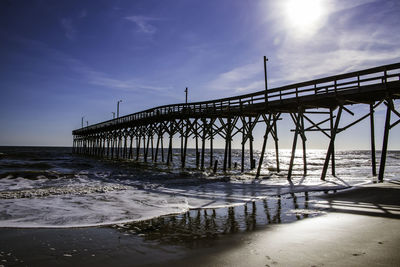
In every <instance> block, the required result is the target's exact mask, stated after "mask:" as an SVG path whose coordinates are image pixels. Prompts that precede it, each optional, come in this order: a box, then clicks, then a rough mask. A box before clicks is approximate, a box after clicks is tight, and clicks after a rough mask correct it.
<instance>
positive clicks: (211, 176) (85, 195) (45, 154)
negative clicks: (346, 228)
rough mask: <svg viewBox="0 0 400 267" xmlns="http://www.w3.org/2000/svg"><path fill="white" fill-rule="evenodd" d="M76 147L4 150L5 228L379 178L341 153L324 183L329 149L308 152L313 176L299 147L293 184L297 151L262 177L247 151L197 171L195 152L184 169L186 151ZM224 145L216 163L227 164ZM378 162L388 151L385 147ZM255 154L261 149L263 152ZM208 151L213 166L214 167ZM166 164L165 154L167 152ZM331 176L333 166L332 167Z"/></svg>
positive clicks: (124, 216) (172, 209)
mask: <svg viewBox="0 0 400 267" xmlns="http://www.w3.org/2000/svg"><path fill="white" fill-rule="evenodd" d="M71 151H72V150H71V148H55V147H54V148H53V147H0V227H29V228H35V227H83V226H97V225H109V224H119V223H125V222H134V221H143V220H147V219H151V218H156V217H159V216H162V215H168V214H182V213H184V212H187V211H188V210H193V209H215V208H219V207H225V208H226V207H233V206H240V205H243V204H245V203H248V202H252V201H257V200H262V199H263V200H265V199H268V198H274V197H275V196H277V195H279V196H280V195H284V194H287V193H293V192H310V191H327V190H338V189H344V188H348V187H350V186H353V185H356V184H360V183H366V182H371V181H374V180H376V177H373V176H372V172H371V153H370V152H369V151H336V155H335V162H336V176H332V175H328V176H327V178H326V181H321V180H320V176H321V171H322V165H323V163H324V160H325V153H326V151H324V150H310V151H307V166H308V170H307V176H304V175H303V174H304V172H303V159H302V152H301V151H297V153H296V158H295V162H294V170H293V177H292V181H291V182H288V180H287V169H288V165H289V161H290V155H291V154H290V151H289V150H281V151H280V154H279V162H280V169H281V171H280V172H277V168H276V167H277V166H276V162H275V153H274V151H268V152H267V153H266V156H265V159H264V164H263V166H262V169H261V177H260V179H256V178H255V173H256V170H249V166H250V164H249V155H248V152H246V155H245V156H246V157H245V159H246V161H245V172H244V173H241V172H240V162H241V151H240V150H233V151H232V167H234V166H235V163H237V167H236V168H232V169H231V170H228V172H226V173H223V172H222V170H221V166H219V169H218V171H217V173H213V171H212V169H210V168H206V169H205V171H200V170H199V169H198V168H196V157H195V154H196V153H195V150H194V149H189V150H188V153H187V160H186V161H187V163H186V166H187V168H185V169H181V167H180V150H179V149H177V150H174V151H173V161H172V164H171V165H170V166H167V165H166V164H165V163H162V162H159V163H151V162H150V163H143V162H141V161H138V162H136V161H134V160H119V161H115V160H109V159H97V158H92V157H85V156H79V155H74V154H72V153H71ZM223 152H224V151H223V150H218V149H216V150H215V151H214V160H215V159H216V160H218V161H219V162H220V165H221V162H223V157H224V153H223ZM376 156H377V159H379V158H380V153H379V152H377V155H376ZM254 157H255V159H258V158H259V152H257V151H256V152H255V155H254ZM208 158H209V155H208V154H207V153H206V155H205V159H206V161H205V166H210V163H209V162H208ZM158 160H159V161H160V160H161V159H160V156H159V159H158ZM399 161H400V151H389V152H388V156H387V163H386V171H385V178H386V179H391V178H394V177H399V174H400V169H399V168H397V166H398V164H399ZM328 173H330V169H329V170H328Z"/></svg>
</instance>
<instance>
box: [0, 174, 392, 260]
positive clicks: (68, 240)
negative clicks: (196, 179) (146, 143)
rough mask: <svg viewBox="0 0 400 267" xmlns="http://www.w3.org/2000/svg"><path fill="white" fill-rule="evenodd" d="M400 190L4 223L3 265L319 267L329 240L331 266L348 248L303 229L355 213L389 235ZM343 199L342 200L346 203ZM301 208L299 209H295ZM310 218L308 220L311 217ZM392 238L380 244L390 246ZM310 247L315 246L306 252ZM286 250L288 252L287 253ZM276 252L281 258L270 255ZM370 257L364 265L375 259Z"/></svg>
mask: <svg viewBox="0 0 400 267" xmlns="http://www.w3.org/2000/svg"><path fill="white" fill-rule="evenodd" d="M396 190H398V192H400V183H399V182H398V181H392V182H390V181H389V182H385V183H383V184H369V185H360V186H358V188H354V189H350V190H344V191H342V192H340V191H339V192H337V193H334V194H327V195H322V196H314V195H312V193H310V194H311V195H308V193H293V194H290V193H289V194H288V195H286V196H280V197H279V198H270V199H269V200H268V201H264V202H263V201H258V203H256V202H251V203H247V204H246V205H244V206H241V207H232V208H220V209H214V210H213V209H211V210H201V209H200V210H192V211H190V212H188V213H185V214H184V215H182V214H180V215H175V216H162V217H160V218H158V219H153V220H149V221H142V222H136V223H130V224H126V225H115V226H114V227H106V226H101V227H89V228H63V229H52V228H34V229H17V228H3V229H0V234H1V237H0V240H2V241H3V242H1V243H2V244H3V245H1V246H0V265H4V266H9V265H11V266H25V265H26V264H27V265H29V266H39V265H40V266H51V265H55V264H57V265H61V266H67V265H71V264H74V263H81V264H84V265H86V266H106V265H110V264H114V265H117V266H146V265H150V266H153V265H155V266H165V265H175V266H184V265H186V266H187V265H193V266H220V265H231V266H241V265H243V264H245V265H249V266H266V265H271V266H272V265H277V264H278V265H286V266H287V265H289V266H291V265H297V266H301V265H302V264H304V266H310V265H316V266H317V265H318V264H319V265H322V264H324V263H323V262H321V261H319V259H318V258H316V257H315V256H312V255H313V253H311V252H312V251H316V252H315V253H314V254H315V255H319V252H318V248H319V247H324V246H325V247H329V251H330V252H329V253H328V254H327V255H325V254H326V252H325V254H324V255H325V256H324V258H325V265H326V262H327V260H329V259H331V258H332V257H333V258H338V256H337V254H338V253H339V254H340V253H343V252H342V250H343V249H338V250H335V248H333V247H330V246H329V244H331V242H330V241H329V240H327V239H326V238H325V239H323V238H321V237H320V236H319V235H318V236H315V234H310V233H307V234H304V233H303V234H302V232H303V231H304V229H308V230H310V227H311V226H312V227H311V228H312V231H313V233H316V232H318V233H320V235H322V236H332V235H333V234H334V233H336V232H335V230H334V227H337V226H335V225H334V223H333V222H335V223H338V224H339V226H340V225H341V223H343V222H348V223H349V224H350V223H353V222H354V220H355V218H354V216H356V217H360V218H362V219H360V218H357V219H359V222H364V223H365V224H366V225H365V226H363V227H364V228H365V229H367V230H368V232H370V230H371V229H373V230H376V231H377V230H380V232H382V231H383V234H385V233H386V232H390V231H391V230H390V229H392V228H393V227H394V226H397V228H398V226H399V225H400V224H399V222H398V220H399V219H400V203H399V202H400V200H398V199H396V197H397V195H398V193H397V195H396V194H395V192H396ZM389 191H390V192H389ZM388 192H389V193H390V194H388ZM372 193H373V194H372ZM388 199H389V200H390V201H388ZM343 201H348V202H349V203H350V204H348V205H350V206H351V205H354V206H355V208H356V210H354V209H353V210H351V209H350V211H349V210H347V211H346V212H344V211H343V210H341V209H339V208H341V207H343V206H344V205H343ZM360 201H361V202H363V203H364V202H365V203H370V204H371V203H375V204H376V205H378V206H379V205H381V206H382V203H383V205H386V204H387V203H388V202H390V204H389V207H392V208H391V209H394V213H393V214H391V213H390V212H391V210H389V215H390V214H391V216H392V217H390V216H388V215H387V214H388V213H386V215H385V214H384V215H385V216H383V215H382V214H380V215H379V216H374V217H372V216H370V215H365V214H363V213H362V212H360V211H358V213H359V214H357V213H356V211H357V208H360V207H358V206H357V205H356V203H359V202H360ZM274 203H275V206H274ZM277 203H279V205H278V204H277ZM340 203H342V204H341V206H340V205H339V207H338V204H340ZM385 203H386V204H385ZM265 204H268V205H267V206H266V205H265ZM371 205H372V204H371ZM393 207H395V208H393ZM396 207H398V209H397V208H396ZM369 208H371V207H369ZM293 210H294V211H295V212H294V213H291V211H293ZM361 211H362V210H361ZM297 212H298V213H297ZM363 212H365V211H363ZM396 212H397V213H396ZM323 213H326V214H323ZM321 214H323V215H321ZM369 217H372V218H373V219H371V218H369ZM305 218H307V219H306V220H304V219H305ZM376 220H377V221H376ZM378 222H379V223H384V224H386V225H388V226H387V227H388V228H389V229H388V230H387V229H383V230H382V229H375V228H376V224H377V223H378ZM127 225H128V226H127ZM207 225H208V226H207ZM323 225H331V226H332V227H333V229H330V230H329V229H327V228H324V227H322V226H323ZM348 228H349V229H350V230H351V229H353V228H354V225H351V224H350V225H348ZM370 228H371V229H370ZM397 228H396V229H397ZM350 230H346V228H343V229H342V228H340V233H343V232H347V233H348V236H347V237H346V236H343V240H344V241H343V243H344V244H347V245H346V246H347V247H348V246H349V244H352V245H353V246H356V245H357V246H361V245H363V242H360V240H357V239H354V240H351V235H350V234H351V231H350ZM353 230H354V229H353ZM356 230H357V229H356ZM349 231H350V233H349ZM377 232H379V231H377ZM395 232H396V231H395ZM336 234H337V233H336ZM381 234H382V233H381ZM285 236H291V237H296V238H295V239H294V240H290V239H287V238H286V239H285V238H283V237H285ZM392 237H393V238H394V240H392V241H390V242H389V243H388V244H389V245H390V244H392V243H393V242H394V243H395V244H396V245H395V246H394V247H396V246H397V245H400V234H397V233H393V234H392ZM349 239H350V240H349ZM388 239H390V238H389V237H388ZM266 240H268V241H266ZM377 242H383V241H377ZM385 242H386V241H385ZM301 244H303V245H301ZM304 244H305V245H304ZM317 244H318V245H317ZM377 244H378V243H377ZM385 244H386V243H382V244H379V245H380V246H381V247H385ZM304 246H305V247H307V248H308V249H307V250H303V251H302V250H301V249H302V248H303V247H304ZM278 248H280V249H278ZM283 248H286V249H287V251H286V252H284V250H282V249H283ZM390 248H391V247H389V248H387V247H385V249H386V250H387V251H389V256H387V261H386V262H385V261H382V259H380V258H379V257H377V258H376V259H377V260H376V261H375V262H376V263H381V262H383V263H384V264H385V265H386V264H389V265H388V266H391V265H390V263H391V262H390V259H392V258H393V257H395V260H400V258H399V257H396V255H392V254H396V253H390V251H392V250H390ZM294 250H295V252H293V251H294ZM361 250H363V249H360V251H361ZM364 250H365V249H364ZM364 250H363V251H361V252H354V253H352V254H357V257H356V256H352V257H355V258H358V259H357V261H356V262H354V261H351V260H349V262H350V263H351V265H354V264H356V265H357V263H358V261H359V260H361V262H362V258H367V257H366V255H369V254H370V253H371V249H369V250H365V251H364ZM290 251H292V252H290ZM300 251H302V253H303V254H302V253H300ZM349 251H351V249H350V250H349ZM392 252H393V251H392ZM292 253H293V254H292ZM363 253H365V254H363ZM264 254H265V255H264ZM358 254H360V255H358ZM386 254H387V253H386ZM386 254H385V255H386ZM154 255H157V257H155V256H154ZM299 256H301V259H300V261H299V262H298V261H297V262H294V261H293V260H292V261H291V260H290V259H291V258H294V259H296V258H298V257H299ZM268 257H269V259H273V260H268ZM342 258H343V257H342ZM350 258H351V257H350ZM346 259H347V258H346ZM4 260H5V261H4ZM21 260H22V261H23V262H21ZM338 260H340V258H338ZM370 260H371V259H368V262H364V263H369V261H370ZM274 262H275V263H274ZM342 262H343V260H342ZM315 263H317V264H315ZM331 263H332V262H331ZM343 263H347V262H343ZM260 264H262V265H260ZM307 264H308V265H307ZM328 265H329V264H328ZM360 265H361V264H360Z"/></svg>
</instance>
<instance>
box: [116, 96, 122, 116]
mask: <svg viewBox="0 0 400 267" xmlns="http://www.w3.org/2000/svg"><path fill="white" fill-rule="evenodd" d="M121 102H122V100H118V102H117V118H119V103H121Z"/></svg>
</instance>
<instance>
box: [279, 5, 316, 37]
mask: <svg viewBox="0 0 400 267" xmlns="http://www.w3.org/2000/svg"><path fill="white" fill-rule="evenodd" d="M322 2H323V1H321V0H287V2H286V3H285V7H284V10H285V16H286V20H287V23H288V26H289V27H291V28H295V29H297V30H301V31H313V30H315V29H317V28H318V26H319V23H320V22H321V19H322V17H323V14H324V6H323V3H322Z"/></svg>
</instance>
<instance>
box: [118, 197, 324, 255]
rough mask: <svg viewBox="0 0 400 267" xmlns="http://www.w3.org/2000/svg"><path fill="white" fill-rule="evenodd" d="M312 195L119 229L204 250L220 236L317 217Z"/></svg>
mask: <svg viewBox="0 0 400 267" xmlns="http://www.w3.org/2000/svg"><path fill="white" fill-rule="evenodd" d="M320 213H321V212H320V211H318V210H316V209H315V207H312V205H310V201H309V193H307V192H306V193H292V194H288V195H278V196H276V197H269V198H267V199H264V200H262V201H253V202H249V203H247V204H245V205H243V206H236V207H229V208H220V209H198V210H190V211H188V212H186V213H184V214H178V215H170V216H162V217H159V218H155V219H152V220H147V221H142V222H133V223H129V224H124V225H117V226H115V227H116V228H117V229H118V230H119V231H122V232H124V233H127V234H133V235H137V236H139V237H142V238H143V239H144V240H147V241H156V242H160V243H167V244H173V245H184V246H187V247H191V248H192V247H197V246H204V245H206V246H207V244H208V242H210V241H212V240H214V239H217V238H218V237H219V236H222V235H227V234H234V233H238V232H244V231H254V230H256V229H259V228H261V227H265V226H266V225H269V224H277V223H287V222H292V221H295V220H300V219H303V218H308V217H312V216H316V215H318V214H320Z"/></svg>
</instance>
